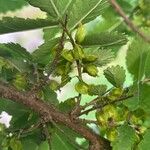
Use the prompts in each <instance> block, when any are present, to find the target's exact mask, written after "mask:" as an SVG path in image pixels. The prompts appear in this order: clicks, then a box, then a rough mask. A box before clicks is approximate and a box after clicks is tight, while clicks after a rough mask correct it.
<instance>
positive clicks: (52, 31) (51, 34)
mask: <svg viewBox="0 0 150 150" xmlns="http://www.w3.org/2000/svg"><path fill="white" fill-rule="evenodd" d="M43 32H44V35H43V39H44V40H45V41H48V40H51V39H54V38H56V36H57V34H58V33H59V32H60V29H59V28H57V27H56V28H44V29H43Z"/></svg>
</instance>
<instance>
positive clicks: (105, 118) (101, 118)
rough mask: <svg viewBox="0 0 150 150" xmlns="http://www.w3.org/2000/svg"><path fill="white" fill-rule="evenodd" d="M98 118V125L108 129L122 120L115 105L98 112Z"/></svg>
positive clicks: (107, 106)
mask: <svg viewBox="0 0 150 150" xmlns="http://www.w3.org/2000/svg"><path fill="white" fill-rule="evenodd" d="M96 118H97V121H98V124H100V125H102V126H108V127H109V126H110V127H111V126H113V124H114V123H115V124H116V123H117V122H118V121H119V119H120V117H119V114H118V112H117V108H116V107H114V106H113V105H106V106H105V107H104V108H103V109H102V110H101V111H99V112H96ZM112 122H113V124H112ZM115 124H114V125H115Z"/></svg>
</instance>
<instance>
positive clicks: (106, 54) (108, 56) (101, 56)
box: [84, 48, 115, 67]
mask: <svg viewBox="0 0 150 150" xmlns="http://www.w3.org/2000/svg"><path fill="white" fill-rule="evenodd" d="M84 52H85V53H86V54H88V55H93V56H95V57H97V59H96V60H95V62H93V63H94V64H95V65H96V66H97V67H102V66H104V65H106V64H108V63H110V62H111V61H112V60H113V59H114V57H115V56H114V53H113V52H112V51H111V50H110V49H101V48H90V49H85V51H84Z"/></svg>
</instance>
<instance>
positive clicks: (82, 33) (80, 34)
mask: <svg viewBox="0 0 150 150" xmlns="http://www.w3.org/2000/svg"><path fill="white" fill-rule="evenodd" d="M85 34H86V31H85V28H84V26H83V25H82V23H80V24H79V26H78V29H77V32H76V35H75V40H76V43H81V42H83V40H84V38H85Z"/></svg>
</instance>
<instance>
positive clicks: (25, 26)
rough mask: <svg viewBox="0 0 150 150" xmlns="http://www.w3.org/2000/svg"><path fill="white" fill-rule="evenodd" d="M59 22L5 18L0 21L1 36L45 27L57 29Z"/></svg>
mask: <svg viewBox="0 0 150 150" xmlns="http://www.w3.org/2000/svg"><path fill="white" fill-rule="evenodd" d="M56 25H58V22H56V21H52V20H48V19H24V18H17V17H14V18H11V17H4V18H2V20H0V34H4V33H12V32H19V31H26V30H32V29H39V28H44V27H56Z"/></svg>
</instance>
